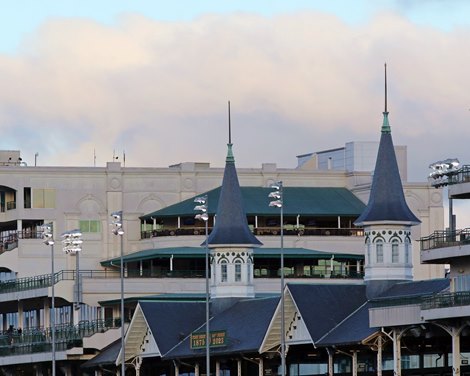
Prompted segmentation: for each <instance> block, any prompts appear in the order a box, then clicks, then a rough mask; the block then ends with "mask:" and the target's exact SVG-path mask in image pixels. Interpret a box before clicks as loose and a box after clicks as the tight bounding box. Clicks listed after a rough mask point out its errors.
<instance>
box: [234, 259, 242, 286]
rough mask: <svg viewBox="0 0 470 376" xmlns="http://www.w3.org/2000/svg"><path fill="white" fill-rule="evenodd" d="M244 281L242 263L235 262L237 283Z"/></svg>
mask: <svg viewBox="0 0 470 376" xmlns="http://www.w3.org/2000/svg"><path fill="white" fill-rule="evenodd" d="M241 280H242V262H241V261H240V260H236V261H235V282H240V281H241Z"/></svg>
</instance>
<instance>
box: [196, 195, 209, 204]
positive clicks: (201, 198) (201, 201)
mask: <svg viewBox="0 0 470 376" xmlns="http://www.w3.org/2000/svg"><path fill="white" fill-rule="evenodd" d="M194 202H195V203H198V204H205V203H206V202H207V196H199V197H196V198H195V199H194Z"/></svg>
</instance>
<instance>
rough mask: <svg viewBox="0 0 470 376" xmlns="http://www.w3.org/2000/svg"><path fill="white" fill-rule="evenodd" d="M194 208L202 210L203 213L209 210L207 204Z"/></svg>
mask: <svg viewBox="0 0 470 376" xmlns="http://www.w3.org/2000/svg"><path fill="white" fill-rule="evenodd" d="M194 210H200V211H202V212H203V213H205V212H207V205H197V206H195V207H194Z"/></svg>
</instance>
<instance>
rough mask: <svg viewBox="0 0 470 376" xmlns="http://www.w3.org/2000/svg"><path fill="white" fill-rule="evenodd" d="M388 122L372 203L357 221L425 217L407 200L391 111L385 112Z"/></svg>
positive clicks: (362, 223)
mask: <svg viewBox="0 0 470 376" xmlns="http://www.w3.org/2000/svg"><path fill="white" fill-rule="evenodd" d="M383 114H384V124H383V126H382V134H381V137H380V144H379V151H378V153H377V161H376V164H375V169H374V177H373V179H372V187H371V192H370V196H369V203H368V204H367V207H366V209H365V210H364V212H363V213H362V214H361V216H360V217H359V218H358V219H357V220H356V221H355V222H354V224H355V225H359V226H361V225H364V224H365V223H367V222H377V221H393V222H406V223H409V224H418V223H421V221H420V220H419V219H418V218H417V217H416V216H415V215H414V214H413V212H412V211H411V210H410V208H409V207H408V204H407V203H406V201H405V195H404V194H403V186H402V183H401V178H400V173H399V171H398V164H397V159H396V156H395V149H394V147H393V141H392V134H391V132H390V126H389V125H388V112H384V113H383Z"/></svg>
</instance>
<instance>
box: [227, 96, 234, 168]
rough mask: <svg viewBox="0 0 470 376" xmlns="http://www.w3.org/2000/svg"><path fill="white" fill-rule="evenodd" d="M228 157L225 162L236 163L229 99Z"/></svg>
mask: <svg viewBox="0 0 470 376" xmlns="http://www.w3.org/2000/svg"><path fill="white" fill-rule="evenodd" d="M227 147H228V150H227V158H226V159H225V162H230V163H235V158H234V157H233V152H232V122H231V118H230V101H228V144H227Z"/></svg>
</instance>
